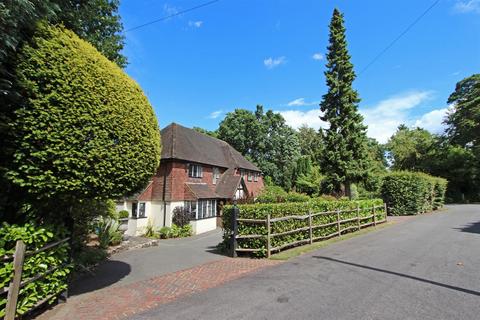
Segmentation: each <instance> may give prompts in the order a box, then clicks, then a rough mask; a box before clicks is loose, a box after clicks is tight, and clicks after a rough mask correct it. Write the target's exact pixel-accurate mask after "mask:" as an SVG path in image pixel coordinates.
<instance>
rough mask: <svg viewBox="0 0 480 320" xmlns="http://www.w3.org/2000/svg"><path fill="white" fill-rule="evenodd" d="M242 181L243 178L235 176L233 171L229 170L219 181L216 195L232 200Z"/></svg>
mask: <svg viewBox="0 0 480 320" xmlns="http://www.w3.org/2000/svg"><path fill="white" fill-rule="evenodd" d="M241 180H242V177H241V176H236V175H234V171H233V169H228V170H227V171H225V172H224V173H223V175H222V177H221V178H220V179H219V180H218V181H217V187H216V189H215V192H216V194H217V195H218V197H219V198H225V199H232V198H233V197H234V196H235V192H236V191H237V188H238V185H239V184H240V181H241Z"/></svg>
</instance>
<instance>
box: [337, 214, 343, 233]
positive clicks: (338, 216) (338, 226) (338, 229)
mask: <svg viewBox="0 0 480 320" xmlns="http://www.w3.org/2000/svg"><path fill="white" fill-rule="evenodd" d="M337 231H338V236H339V237H340V236H341V235H342V233H341V232H340V210H338V209H337Z"/></svg>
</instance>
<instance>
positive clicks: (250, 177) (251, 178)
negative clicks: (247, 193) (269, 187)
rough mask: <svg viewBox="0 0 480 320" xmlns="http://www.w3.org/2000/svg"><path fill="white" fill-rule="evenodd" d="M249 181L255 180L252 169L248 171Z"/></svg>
mask: <svg viewBox="0 0 480 320" xmlns="http://www.w3.org/2000/svg"><path fill="white" fill-rule="evenodd" d="M247 181H250V182H251V181H253V172H252V171H248V172H247Z"/></svg>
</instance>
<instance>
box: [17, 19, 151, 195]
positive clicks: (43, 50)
mask: <svg viewBox="0 0 480 320" xmlns="http://www.w3.org/2000/svg"><path fill="white" fill-rule="evenodd" d="M17 73H18V78H19V79H20V85H21V86H22V87H23V89H24V95H25V96H26V97H27V98H28V100H27V101H26V103H25V105H24V106H23V108H21V109H20V110H19V111H18V112H17V114H16V116H17V120H16V122H15V125H14V130H15V131H16V134H17V136H18V137H19V138H18V149H17V151H16V153H15V160H14V168H13V169H12V170H11V171H10V172H9V177H10V179H12V181H13V182H14V183H16V184H17V185H20V186H21V187H24V188H26V189H27V190H28V191H29V193H30V194H33V195H34V196H35V197H37V198H40V199H45V198H51V197H56V196H62V195H69V196H72V197H75V198H114V197H121V196H123V195H125V194H128V193H131V192H134V191H137V190H138V189H140V188H142V187H143V186H144V185H145V184H146V183H147V182H148V179H149V178H150V177H151V176H152V174H153V173H154V172H155V170H156V169H157V167H158V164H159V161H160V150H161V146H160V132H159V128H158V123H157V119H156V116H155V114H154V111H153V109H152V107H151V105H150V103H149V102H148V100H147V98H146V97H145V95H144V94H143V92H142V90H141V88H140V87H139V86H138V84H137V83H136V82H135V81H134V80H132V79H131V78H130V77H128V76H127V75H126V74H125V73H124V72H123V71H122V70H121V69H120V68H119V67H118V66H117V65H115V64H114V63H113V62H110V61H109V60H108V59H107V58H105V57H104V56H102V55H101V54H100V53H99V52H98V51H97V50H96V49H95V48H94V47H93V46H92V45H90V44H89V43H87V42H86V41H84V40H81V39H80V38H79V37H78V36H76V35H75V34H74V33H73V32H71V31H69V30H66V29H64V28H63V27H61V26H49V25H47V24H41V25H40V26H39V27H38V30H37V32H36V34H35V36H34V38H33V39H32V41H31V42H30V43H29V44H26V45H25V46H24V47H23V48H22V49H21V51H20V53H19V62H18V67H17Z"/></svg>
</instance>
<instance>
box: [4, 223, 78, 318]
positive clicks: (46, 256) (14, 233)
mask: <svg viewBox="0 0 480 320" xmlns="http://www.w3.org/2000/svg"><path fill="white" fill-rule="evenodd" d="M65 234H66V232H65V230H62V229H60V228H58V227H57V228H54V227H37V226H34V225H32V224H25V225H22V226H19V225H9V224H6V223H3V225H2V227H1V228H0V257H3V256H5V255H8V256H11V255H13V253H14V252H15V245H16V241H17V240H23V242H24V243H25V244H26V246H27V251H34V250H37V249H40V248H42V247H44V246H45V245H47V244H49V243H52V242H55V241H58V240H60V239H61V238H63V237H65ZM68 252H69V249H68V243H65V244H62V245H59V246H57V247H55V248H53V249H50V250H46V251H43V252H40V253H38V254H35V255H31V256H27V257H26V258H25V261H24V265H23V274H22V279H23V280H25V279H29V278H32V277H34V276H35V275H37V274H44V273H46V272H47V271H48V270H49V269H52V268H54V267H57V266H58V269H55V270H54V271H53V272H51V273H49V274H48V275H46V276H45V277H43V278H41V279H39V280H36V281H34V282H32V283H29V284H27V285H26V286H24V287H22V288H21V289H20V293H19V298H18V303H17V314H18V315H22V314H24V313H25V312H27V311H29V310H30V309H31V308H32V307H33V306H34V305H35V304H36V303H37V302H39V301H41V300H43V299H45V298H46V297H48V296H49V295H52V294H58V293H61V292H63V291H64V290H66V289H67V276H68V274H69V273H70V267H69V266H67V264H68V257H69V254H68ZM12 279H13V261H11V260H10V261H4V262H2V264H1V265H0V287H1V288H6V287H8V285H9V283H10V281H11V280H12ZM48 302H49V303H52V302H53V301H52V299H51V300H49V301H48ZM5 305H6V297H5V298H4V297H3V296H2V299H0V317H3V316H4V315H5Z"/></svg>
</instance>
